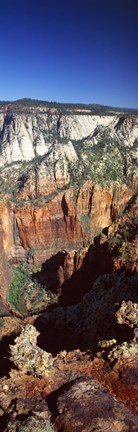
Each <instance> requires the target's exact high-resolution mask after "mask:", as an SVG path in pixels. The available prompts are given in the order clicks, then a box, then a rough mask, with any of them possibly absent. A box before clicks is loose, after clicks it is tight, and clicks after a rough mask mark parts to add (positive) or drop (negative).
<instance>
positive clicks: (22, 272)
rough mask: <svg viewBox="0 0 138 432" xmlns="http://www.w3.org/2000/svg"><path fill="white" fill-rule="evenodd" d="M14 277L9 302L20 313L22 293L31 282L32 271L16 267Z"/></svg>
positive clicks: (23, 266)
mask: <svg viewBox="0 0 138 432" xmlns="http://www.w3.org/2000/svg"><path fill="white" fill-rule="evenodd" d="M13 270H14V277H13V280H12V283H11V286H10V291H9V302H10V303H11V304H12V305H13V306H14V307H15V309H17V310H18V311H19V312H20V292H21V289H23V288H24V289H25V288H26V287H27V285H28V283H29V282H30V271H29V269H28V268H27V266H25V265H22V266H14V267H13Z"/></svg>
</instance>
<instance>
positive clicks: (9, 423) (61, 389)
mask: <svg viewBox="0 0 138 432" xmlns="http://www.w3.org/2000/svg"><path fill="white" fill-rule="evenodd" d="M27 329H28V331H29V333H28V334H31V341H32V345H31V346H30V347H29V352H30V354H29V355H30V356H31V352H32V353H33V351H34V345H35V346H36V333H35V330H34V331H33V327H32V326H27V327H26V329H25V332H26V335H27ZM30 330H31V333H30ZM22 336H23V333H22ZM22 336H20V341H21V339H22ZM29 338H30V336H29ZM34 339H35V340H34ZM18 341H19V339H18ZM18 341H17V342H18ZM24 343H25V342H24ZM16 345H17V343H16ZM16 345H15V346H16ZM18 346H19V345H18ZM27 347H28V342H27ZM20 348H21V345H20V346H19V355H18V366H19V363H20V360H21V363H22V355H21V359H19V357H20V353H22V350H21V351H20ZM36 348H38V347H36ZM27 351H28V348H27ZM25 355H26V360H27V354H25ZM43 355H47V353H43ZM16 357H17V356H16ZM128 360H129V361H128ZM35 361H37V358H36V357H35ZM19 369H20V367H19ZM134 371H135V364H134V361H133V363H132V358H131V361H130V357H129V359H128V358H127V357H126V358H125V368H124V369H121V366H118V375H119V372H120V374H121V375H120V377H119V376H118V375H117V369H116V371H115V372H114V370H112V369H110V368H109V366H108V367H107V363H105V362H104V361H103V360H102V359H100V358H97V359H95V360H93V358H92V355H91V354H88V353H81V352H80V351H79V350H76V351H74V352H68V353H67V352H66V351H63V352H61V353H59V354H58V355H57V356H56V357H55V358H54V359H53V365H52V368H50V369H49V373H48V375H47V374H46V375H45V376H43V362H40V363H38V364H37V376H35V375H34V371H33V369H30V370H29V371H28V374H27V375H26V374H25V373H24V372H25V370H24V371H23V370H22V369H21V371H17V370H16V369H12V370H11V372H10V378H9V379H5V378H4V379H3V380H1V382H0V417H1V425H2V427H3V430H5V431H7V432H8V431H10V430H12V429H13V427H14V430H15V431H22V432H23V431H24V432H25V431H28V430H29V429H31V428H33V429H34V430H37V431H42V430H49V431H50V432H52V431H60V430H61V428H62V430H63V431H70V430H73V431H74V432H75V431H76V428H77V430H78V431H80V432H81V431H82V430H83V429H84V428H85V430H87V431H94V430H95V428H97V430H99V431H101V430H102V431H107V428H108V429H109V430H112V431H114V432H118V431H120V432H122V431H128V432H129V431H130V430H131V431H132V432H133V431H134V432H135V431H136V430H137V429H136V425H137V417H136V406H135V405H134V404H133V403H134V400H135V401H136V385H135V383H134ZM100 381H101V383H103V384H104V385H102V384H101V383H100ZM109 389H110V392H109ZM119 390H120V391H119ZM111 392H112V393H114V394H115V395H116V396H117V398H118V400H117V399H116V398H114V396H113V395H112V394H111ZM120 399H122V400H123V401H124V402H125V403H127V404H128V407H126V406H125V405H124V404H122V403H120ZM129 407H131V409H132V408H133V409H134V413H133V412H132V411H131V410H130V408H129Z"/></svg>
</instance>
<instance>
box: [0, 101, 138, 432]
mask: <svg viewBox="0 0 138 432" xmlns="http://www.w3.org/2000/svg"><path fill="white" fill-rule="evenodd" d="M137 147H138V113H137V112H136V111H134V110H130V111H128V110H123V109H122V110H120V109H114V108H110V107H102V106H94V105H88V106H86V105H69V104H66V105H65V104H56V103H55V104H54V103H45V102H42V101H40V102H39V103H38V102H37V101H31V100H27V99H25V100H21V101H16V102H14V103H10V102H9V103H0V338H1V380H0V415H1V425H2V431H5V432H6V431H9V432H13V431H18V432H23V431H24V432H25V431H31V430H34V431H35V432H42V431H43V430H46V431H51V432H52V431H65V432H66V431H70V430H72V431H74V432H81V431H87V432H88V431H90V432H92V431H94V430H98V431H99V432H104V431H107V430H109V431H110V430H111V431H113V432H118V431H119V432H130V431H131V432H137V431H138V428H137V420H136V411H137V400H138V392H137V386H136V381H137V360H138V358H137V356H138V351H137V338H138V330H137V328H138V327H137V324H138V306H137V302H138V291H137V287H138V276H137V269H138V260H137V257H138V236H137V226H138V225H137V156H138V155H137ZM35 329H36V330H37V331H36V330H35ZM17 335H18V337H17V338H16V340H15V337H16V336H17ZM36 344H37V345H36ZM9 345H10V348H9ZM125 405H126V406H125Z"/></svg>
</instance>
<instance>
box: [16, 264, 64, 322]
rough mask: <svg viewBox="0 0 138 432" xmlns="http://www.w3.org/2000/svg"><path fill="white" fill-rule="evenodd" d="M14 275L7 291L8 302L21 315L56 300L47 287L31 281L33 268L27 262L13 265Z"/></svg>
mask: <svg viewBox="0 0 138 432" xmlns="http://www.w3.org/2000/svg"><path fill="white" fill-rule="evenodd" d="M13 271H14V276H13V280H12V283H11V286H10V291H9V302H10V303H11V305H12V306H13V307H14V308H15V309H16V310H18V311H19V312H20V313H21V314H23V315H28V314H30V313H37V312H40V311H41V310H43V309H45V308H46V307H47V306H48V305H49V304H53V303H55V302H56V301H57V296H56V295H55V294H53V293H52V292H51V291H50V290H48V289H47V287H45V286H42V285H41V284H38V283H37V282H33V280H32V274H33V271H34V269H33V268H31V267H30V266H29V265H27V264H21V265H14V266H13Z"/></svg>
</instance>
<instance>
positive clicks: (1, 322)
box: [0, 318, 4, 327]
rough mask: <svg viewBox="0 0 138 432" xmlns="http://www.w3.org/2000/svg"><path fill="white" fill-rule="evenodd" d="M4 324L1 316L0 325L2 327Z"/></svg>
mask: <svg viewBox="0 0 138 432" xmlns="http://www.w3.org/2000/svg"><path fill="white" fill-rule="evenodd" d="M3 325H4V321H3V319H2V318H0V327H2V326H3Z"/></svg>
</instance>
